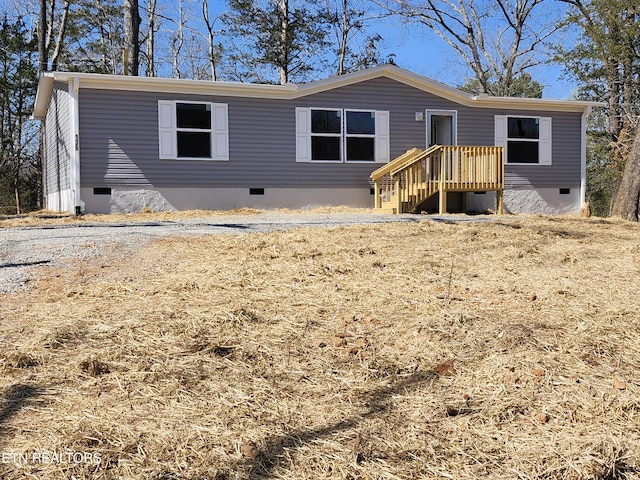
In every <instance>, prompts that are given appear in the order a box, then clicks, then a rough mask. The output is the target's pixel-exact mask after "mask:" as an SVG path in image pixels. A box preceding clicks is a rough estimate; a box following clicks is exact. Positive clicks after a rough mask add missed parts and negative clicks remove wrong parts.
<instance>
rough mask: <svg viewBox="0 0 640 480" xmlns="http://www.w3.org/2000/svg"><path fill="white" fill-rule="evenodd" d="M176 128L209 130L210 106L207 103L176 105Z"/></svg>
mask: <svg viewBox="0 0 640 480" xmlns="http://www.w3.org/2000/svg"><path fill="white" fill-rule="evenodd" d="M176 119H177V125H178V128H202V129H207V130H210V129H211V105H210V104H208V103H177V104H176Z"/></svg>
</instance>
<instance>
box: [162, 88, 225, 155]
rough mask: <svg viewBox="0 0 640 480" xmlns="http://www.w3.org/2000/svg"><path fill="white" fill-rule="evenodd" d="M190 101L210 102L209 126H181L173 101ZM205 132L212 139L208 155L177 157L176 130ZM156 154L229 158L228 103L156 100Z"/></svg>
mask: <svg viewBox="0 0 640 480" xmlns="http://www.w3.org/2000/svg"><path fill="white" fill-rule="evenodd" d="M178 103H190V104H194V105H209V106H210V112H211V128H210V129H181V128H178V125H177V121H176V116H177V113H176V105H177V104H178ZM180 131H194V132H208V133H209V135H210V141H211V146H210V148H211V156H210V157H195V158H190V157H179V156H178V132H180ZM158 139H159V140H158V154H159V158H160V159H161V160H205V161H211V160H214V161H224V162H226V161H229V106H228V105H227V104H226V103H213V102H204V101H186V100H158Z"/></svg>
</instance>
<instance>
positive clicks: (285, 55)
mask: <svg viewBox="0 0 640 480" xmlns="http://www.w3.org/2000/svg"><path fill="white" fill-rule="evenodd" d="M278 7H279V8H280V15H281V17H280V55H279V59H278V63H279V64H280V65H279V71H280V85H286V84H287V83H288V82H289V35H291V33H290V32H289V28H290V26H289V0H279V2H278Z"/></svg>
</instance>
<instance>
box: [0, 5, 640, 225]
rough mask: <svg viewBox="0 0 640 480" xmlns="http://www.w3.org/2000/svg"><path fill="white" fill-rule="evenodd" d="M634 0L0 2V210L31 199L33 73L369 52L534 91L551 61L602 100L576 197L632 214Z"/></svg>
mask: <svg viewBox="0 0 640 480" xmlns="http://www.w3.org/2000/svg"><path fill="white" fill-rule="evenodd" d="M639 9H640V7H638V6H637V2H635V1H634V0H499V1H489V0H477V1H472V0H440V1H435V0H323V1H319V2H306V1H302V0H229V1H227V2H222V1H208V0H180V1H179V2H177V3H175V2H169V1H167V0H122V1H121V0H101V1H96V0H39V1H38V2H36V1H35V0H13V1H8V0H5V2H4V3H3V4H1V5H0V15H1V17H0V18H2V19H3V23H2V32H1V37H0V42H1V43H0V60H1V61H2V63H3V65H2V66H3V73H2V79H1V81H2V85H1V91H0V97H1V102H2V104H1V106H0V115H1V131H0V135H1V137H2V138H1V145H2V152H1V154H0V208H2V209H3V211H4V212H11V213H15V212H20V211H22V210H34V209H38V208H40V207H41V203H40V197H41V193H40V190H39V177H40V172H39V167H38V165H39V162H38V130H37V126H36V125H35V124H34V122H33V121H31V120H30V118H29V116H30V113H31V111H30V110H31V107H32V104H33V98H34V94H35V85H36V77H37V72H38V71H46V70H68V71H85V72H99V73H111V74H123V73H127V74H130V75H144V76H173V77H180V78H195V79H208V80H212V81H215V80H233V81H243V82H267V83H276V84H284V83H287V82H297V83H299V82H306V81H309V80H314V79H318V78H323V77H328V76H331V75H335V74H338V75H340V74H344V73H347V72H350V71H354V70H358V69H361V68H366V67H369V66H373V65H377V64H380V63H398V64H399V66H401V67H406V68H409V69H411V70H415V71H417V72H418V73H422V72H420V68H424V69H427V68H429V69H431V73H429V76H435V75H434V74H433V69H434V62H441V63H442V64H443V66H442V68H437V66H436V70H437V71H442V70H444V69H445V68H452V67H451V65H452V63H455V66H454V67H453V68H456V69H457V70H456V71H458V72H461V74H460V75H457V76H456V78H457V79H458V80H457V84H455V85H453V86H456V87H459V88H462V89H464V90H466V91H469V92H473V93H488V94H490V95H502V96H529V97H542V96H546V95H545V92H544V83H545V82H544V79H542V78H539V76H540V72H541V71H543V70H541V69H543V68H547V69H552V68H555V69H556V70H558V68H559V67H560V69H561V70H562V71H563V72H564V73H563V75H564V78H565V79H569V80H570V81H571V82H572V83H573V84H575V85H576V90H575V91H574V92H573V95H574V96H575V97H577V98H580V99H587V100H600V101H603V102H604V103H605V106H604V108H603V109H602V110H601V111H598V112H595V114H594V115H592V116H591V119H590V122H591V123H590V128H589V139H588V145H589V152H588V166H587V174H588V182H587V183H588V200H589V202H590V203H591V209H592V212H593V213H595V214H597V215H600V216H606V215H609V214H610V213H612V212H613V213H614V214H615V215H618V216H622V217H624V218H628V219H634V220H637V218H638V197H639V195H640V193H639V192H638V189H639V188H640V187H639V186H638V185H637V184H638V182H634V181H633V179H634V178H635V177H636V176H637V175H636V174H635V173H634V172H636V171H638V170H639V169H640V165H638V162H640V154H632V149H633V138H634V135H635V132H636V130H637V124H638V107H637V105H638V104H639V102H638V95H639V93H638V92H640V88H639V87H640V85H639V82H640V81H639V75H638V74H639V71H638V70H639V69H640V65H639V60H638V59H639V58H640V55H639V53H640V52H638V45H640V26H639V25H640V23H639V22H638V13H639V12H638V10H639ZM550 12H552V13H550ZM402 32H404V33H402ZM403 36H404V38H405V39H406V38H407V37H408V36H411V37H413V38H414V40H415V38H418V39H420V40H421V42H422V43H423V44H424V49H423V50H422V51H420V52H419V53H417V54H413V55H412V56H411V60H410V61H407V60H404V59H403V60H399V56H398V55H397V53H398V52H399V51H400V50H401V49H402V48H403V47H402V42H401V41H396V42H395V43H391V42H390V40H389V39H390V37H394V38H398V37H399V38H401V39H402V38H403ZM438 49H440V50H438ZM438 51H440V52H448V53H447V54H446V55H447V58H446V59H443V58H440V56H439V55H438ZM123 52H126V55H123ZM445 63H446V66H445V65H444V64H445ZM416 64H417V65H418V66H416ZM437 79H439V80H443V79H442V78H437ZM636 144H637V145H638V148H640V142H636ZM625 172H626V173H625ZM623 175H624V176H626V177H627V178H626V179H625V180H624V181H623Z"/></svg>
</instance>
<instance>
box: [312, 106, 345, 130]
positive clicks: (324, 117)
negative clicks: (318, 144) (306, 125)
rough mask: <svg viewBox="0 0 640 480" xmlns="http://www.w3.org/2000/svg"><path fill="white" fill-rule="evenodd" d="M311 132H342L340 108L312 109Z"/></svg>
mask: <svg viewBox="0 0 640 480" xmlns="http://www.w3.org/2000/svg"><path fill="white" fill-rule="evenodd" d="M311 132H313V133H342V125H341V121H340V111H339V110H311Z"/></svg>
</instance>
